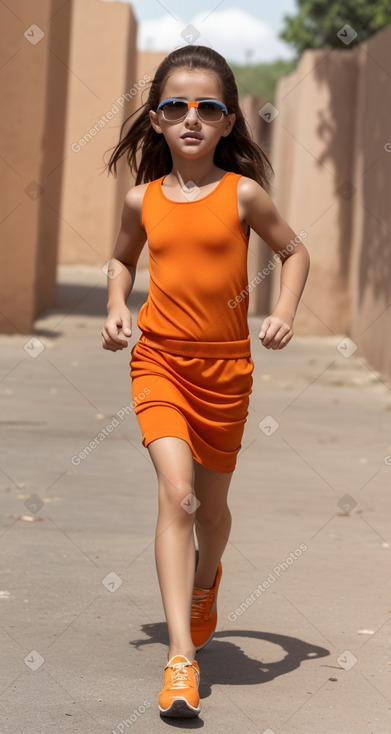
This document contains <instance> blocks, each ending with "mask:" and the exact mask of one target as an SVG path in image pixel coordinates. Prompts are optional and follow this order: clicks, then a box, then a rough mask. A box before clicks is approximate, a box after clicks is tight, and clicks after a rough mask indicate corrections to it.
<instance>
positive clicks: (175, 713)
mask: <svg viewBox="0 0 391 734" xmlns="http://www.w3.org/2000/svg"><path fill="white" fill-rule="evenodd" d="M159 711H160V713H161V715H162V716H172V717H176V718H178V719H179V718H182V719H188V718H190V717H194V716H198V714H199V713H200V711H201V709H200V707H199V706H198V708H194V706H192V705H191V704H190V703H189V702H188V701H186V699H185V698H176V699H175V701H173V702H172V704H171V706H170V707H169V708H168V709H162V708H161V706H159Z"/></svg>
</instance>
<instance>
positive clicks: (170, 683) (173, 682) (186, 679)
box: [159, 655, 201, 717]
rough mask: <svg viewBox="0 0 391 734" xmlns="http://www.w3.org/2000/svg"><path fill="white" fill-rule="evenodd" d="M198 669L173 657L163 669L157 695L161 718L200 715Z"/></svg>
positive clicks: (185, 660)
mask: <svg viewBox="0 0 391 734" xmlns="http://www.w3.org/2000/svg"><path fill="white" fill-rule="evenodd" d="M199 684H200V669H199V667H198V663H197V662H196V661H195V660H193V662H192V663H191V662H190V660H189V659H188V658H187V657H185V655H174V657H172V658H171V660H169V661H168V663H167V665H166V667H165V668H164V686H163V688H162V690H161V691H160V695H159V710H160V713H161V715H162V716H177V717H189V716H198V714H199V713H200V710H201V709H200V705H199V704H200V696H199V693H198V686H199Z"/></svg>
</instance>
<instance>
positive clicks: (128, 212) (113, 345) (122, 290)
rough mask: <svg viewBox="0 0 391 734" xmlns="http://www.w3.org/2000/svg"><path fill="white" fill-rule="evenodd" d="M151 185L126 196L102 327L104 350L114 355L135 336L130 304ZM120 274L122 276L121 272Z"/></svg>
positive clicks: (144, 235) (129, 192) (137, 187)
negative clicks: (143, 208)
mask: <svg viewBox="0 0 391 734" xmlns="http://www.w3.org/2000/svg"><path fill="white" fill-rule="evenodd" d="M146 186H147V184H141V185H140V186H135V187H134V188H132V189H130V190H129V191H128V193H127V194H126V196H125V201H124V206H123V210H122V219H121V229H120V231H119V234H118V238H117V242H116V245H115V248H114V252H113V256H112V258H111V260H110V264H109V270H110V271H112V272H111V273H110V274H109V275H108V277H107V288H108V301H107V313H108V315H107V319H106V321H105V323H104V325H103V328H102V332H101V333H102V347H103V349H108V350H109V351H111V352H116V351H117V350H118V349H124V348H125V347H127V346H128V342H127V341H126V339H121V338H120V332H121V331H122V333H123V335H124V336H125V337H130V336H131V335H132V321H131V314H130V311H129V309H128V308H127V305H126V302H127V300H128V298H129V295H130V293H131V291H132V288H133V285H134V280H135V276H136V265H137V261H138V259H139V257H140V254H141V251H142V249H143V247H144V245H145V242H146V239H147V236H146V233H145V230H144V229H143V227H142V225H141V208H142V203H143V198H144V192H145V189H146ZM117 271H118V273H117Z"/></svg>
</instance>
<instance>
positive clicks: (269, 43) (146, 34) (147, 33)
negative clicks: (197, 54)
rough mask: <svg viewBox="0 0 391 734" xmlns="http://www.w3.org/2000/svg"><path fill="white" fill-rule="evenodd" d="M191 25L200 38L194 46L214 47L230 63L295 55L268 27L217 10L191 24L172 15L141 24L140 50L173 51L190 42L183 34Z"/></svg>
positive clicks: (243, 14)
mask: <svg viewBox="0 0 391 734" xmlns="http://www.w3.org/2000/svg"><path fill="white" fill-rule="evenodd" d="M189 25H192V26H194V28H196V29H197V31H198V33H199V34H200V36H199V37H198V38H195V39H194V41H192V42H193V43H196V44H200V45H201V46H211V47H212V48H214V49H215V50H216V51H218V52H219V53H221V54H222V55H223V56H225V58H226V59H227V61H231V62H236V63H246V62H250V63H255V62H258V63H259V62H262V61H272V60H274V59H276V58H285V59H289V58H292V52H291V51H290V50H289V48H288V47H287V46H286V45H285V44H284V43H282V42H281V41H279V40H278V39H276V38H275V35H274V32H273V30H272V28H271V27H270V26H269V25H268V24H267V23H265V22H264V21H262V20H259V19H258V18H256V17H255V16H253V15H250V14H249V13H246V12H245V11H244V10H240V9H239V8H228V9H226V10H221V11H220V12H219V11H217V10H215V11H214V12H212V13H210V14H209V15H205V13H200V14H198V15H195V16H194V18H193V19H192V20H191V21H190V23H185V22H182V21H181V20H179V21H177V20H176V19H175V18H174V17H173V16H172V15H170V14H169V13H166V14H165V15H163V16H162V17H160V18H154V19H152V20H145V21H143V22H141V23H140V24H139V28H138V47H139V48H140V49H142V50H146V51H172V50H173V49H174V48H178V47H179V46H183V45H184V44H185V43H186V42H188V41H187V39H186V38H184V37H183V36H181V33H182V32H183V31H184V30H185V28H186V27H187V26H189ZM186 35H187V34H186Z"/></svg>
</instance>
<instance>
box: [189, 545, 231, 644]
mask: <svg viewBox="0 0 391 734" xmlns="http://www.w3.org/2000/svg"><path fill="white" fill-rule="evenodd" d="M196 560H197V561H198V552H197V559H196ZM222 573H223V568H222V565H221V561H220V563H219V565H218V567H217V571H216V576H215V580H214V582H213V586H212V588H211V589H199V588H198V587H197V586H194V588H193V599H192V604H191V618H190V631H191V639H192V640H193V645H194V646H195V648H196V650H201V649H202V648H203V647H205V645H207V644H208V642H210V641H211V639H212V637H213V635H214V632H215V629H216V625H217V599H216V597H217V592H218V589H219V584H220V581H221V575H222Z"/></svg>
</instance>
